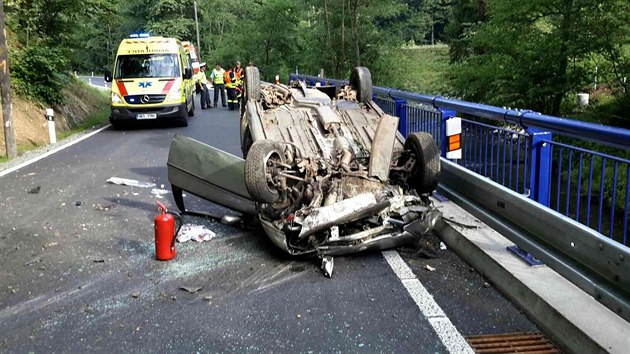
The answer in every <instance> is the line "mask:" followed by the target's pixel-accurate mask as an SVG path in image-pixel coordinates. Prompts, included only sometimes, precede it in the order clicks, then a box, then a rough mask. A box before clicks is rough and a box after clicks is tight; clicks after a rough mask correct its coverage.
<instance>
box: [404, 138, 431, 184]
mask: <svg viewBox="0 0 630 354" xmlns="http://www.w3.org/2000/svg"><path fill="white" fill-rule="evenodd" d="M405 150H407V151H410V152H411V153H413V155H414V156H415V158H416V163H415V164H414V166H413V168H412V169H411V174H410V176H409V180H408V181H409V185H410V186H412V187H413V188H415V189H416V191H418V193H420V194H423V193H431V192H433V191H434V190H435V188H437V185H438V182H439V180H440V151H439V149H438V147H437V144H436V143H435V140H433V137H432V136H431V134H429V133H424V132H417V133H412V134H410V135H409V136H408V137H407V140H406V141H405Z"/></svg>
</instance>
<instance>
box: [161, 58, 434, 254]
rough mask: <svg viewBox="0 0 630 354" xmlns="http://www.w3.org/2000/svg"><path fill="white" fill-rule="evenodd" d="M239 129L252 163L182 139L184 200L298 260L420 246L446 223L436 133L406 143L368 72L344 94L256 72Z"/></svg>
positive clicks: (248, 78) (174, 158)
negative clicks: (248, 228)
mask: <svg viewBox="0 0 630 354" xmlns="http://www.w3.org/2000/svg"><path fill="white" fill-rule="evenodd" d="M244 94H245V95H244V103H243V107H242V111H241V112H242V115H241V120H240V125H241V127H240V131H241V148H242V152H243V157H244V160H243V159H241V158H239V157H236V156H234V155H231V154H228V153H226V152H223V151H221V150H218V149H216V148H214V147H212V146H209V145H206V144H203V143H201V142H198V141H195V140H193V139H191V138H187V137H184V136H175V138H174V139H173V142H172V144H171V150H170V153H169V158H168V176H169V181H170V182H171V185H172V189H173V194H174V197H175V201H176V203H177V205H178V207H179V208H180V209H181V210H182V211H185V206H184V203H183V198H182V191H187V192H189V193H192V194H195V195H197V196H200V197H202V198H204V199H207V200H209V201H212V202H215V203H218V204H221V205H223V206H226V207H228V208H231V209H233V210H236V211H239V212H241V213H242V214H244V215H246V216H247V215H249V216H255V217H256V218H257V219H258V220H259V221H260V224H261V225H262V228H263V229H264V231H265V233H266V234H267V235H268V236H269V238H270V239H271V240H272V241H273V243H274V244H275V245H277V246H278V247H280V248H281V249H283V250H284V251H286V252H288V253H289V254H291V255H301V254H316V255H318V256H320V258H322V259H323V260H324V261H325V263H329V262H330V261H331V258H330V257H332V256H335V255H341V254H348V253H355V252H360V251H365V250H371V249H387V248H393V247H397V246H400V245H403V244H407V243H410V242H413V240H414V239H416V238H418V237H421V236H422V235H424V234H426V233H427V232H429V231H430V230H431V229H432V228H433V227H434V225H435V223H436V221H437V219H438V218H439V216H440V214H439V212H438V211H437V210H436V209H435V208H434V207H433V206H432V204H431V202H430V200H429V195H430V193H431V192H432V191H433V190H434V189H435V188H436V187H437V183H438V179H439V174H440V159H439V151H438V148H437V145H436V143H435V141H434V140H433V138H432V137H431V135H429V134H427V133H413V134H411V135H410V136H409V137H408V138H407V139H406V140H405V139H404V138H403V136H402V135H401V134H400V133H399V132H398V130H397V127H398V118H397V117H393V116H390V115H388V114H385V113H384V112H383V111H382V110H381V109H380V108H379V107H378V106H377V105H376V103H374V102H373V101H372V83H371V76H370V72H369V71H368V69H367V68H364V67H357V68H355V69H354V70H353V71H352V74H351V77H350V83H349V85H346V86H344V87H307V86H306V84H305V83H304V82H295V83H292V85H290V86H287V85H282V84H267V83H261V82H260V80H259V74H258V69H257V68H254V67H247V68H246V73H245V91H244Z"/></svg>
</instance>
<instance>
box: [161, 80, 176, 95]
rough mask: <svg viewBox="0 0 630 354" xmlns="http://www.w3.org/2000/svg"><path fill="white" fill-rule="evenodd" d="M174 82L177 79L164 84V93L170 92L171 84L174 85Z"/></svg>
mask: <svg viewBox="0 0 630 354" xmlns="http://www.w3.org/2000/svg"><path fill="white" fill-rule="evenodd" d="M174 83H175V79H172V80H168V82H167V83H166V85H164V88H163V89H162V94H163V95H166V94H167V93H168V90H170V89H171V86H173V84H174Z"/></svg>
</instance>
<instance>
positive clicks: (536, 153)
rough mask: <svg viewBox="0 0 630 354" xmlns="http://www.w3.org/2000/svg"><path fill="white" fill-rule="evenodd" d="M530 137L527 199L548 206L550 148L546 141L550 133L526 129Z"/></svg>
mask: <svg viewBox="0 0 630 354" xmlns="http://www.w3.org/2000/svg"><path fill="white" fill-rule="evenodd" d="M527 133H528V134H529V136H530V137H531V139H532V141H531V154H530V156H531V159H530V161H529V165H530V175H529V190H530V192H529V198H530V199H533V200H535V201H537V202H538V203H540V204H542V205H544V206H549V200H550V191H549V181H550V178H551V163H550V162H551V158H552V156H551V146H550V145H549V144H548V143H546V141H551V139H552V135H551V132H548V131H545V130H543V129H540V128H527Z"/></svg>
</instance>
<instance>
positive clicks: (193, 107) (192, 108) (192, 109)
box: [188, 97, 195, 117]
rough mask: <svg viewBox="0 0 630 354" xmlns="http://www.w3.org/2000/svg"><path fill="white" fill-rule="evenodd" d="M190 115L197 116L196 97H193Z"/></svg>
mask: <svg viewBox="0 0 630 354" xmlns="http://www.w3.org/2000/svg"><path fill="white" fill-rule="evenodd" d="M188 116H189V117H194V116H195V97H193V98H192V106H191V107H190V111H188Z"/></svg>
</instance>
